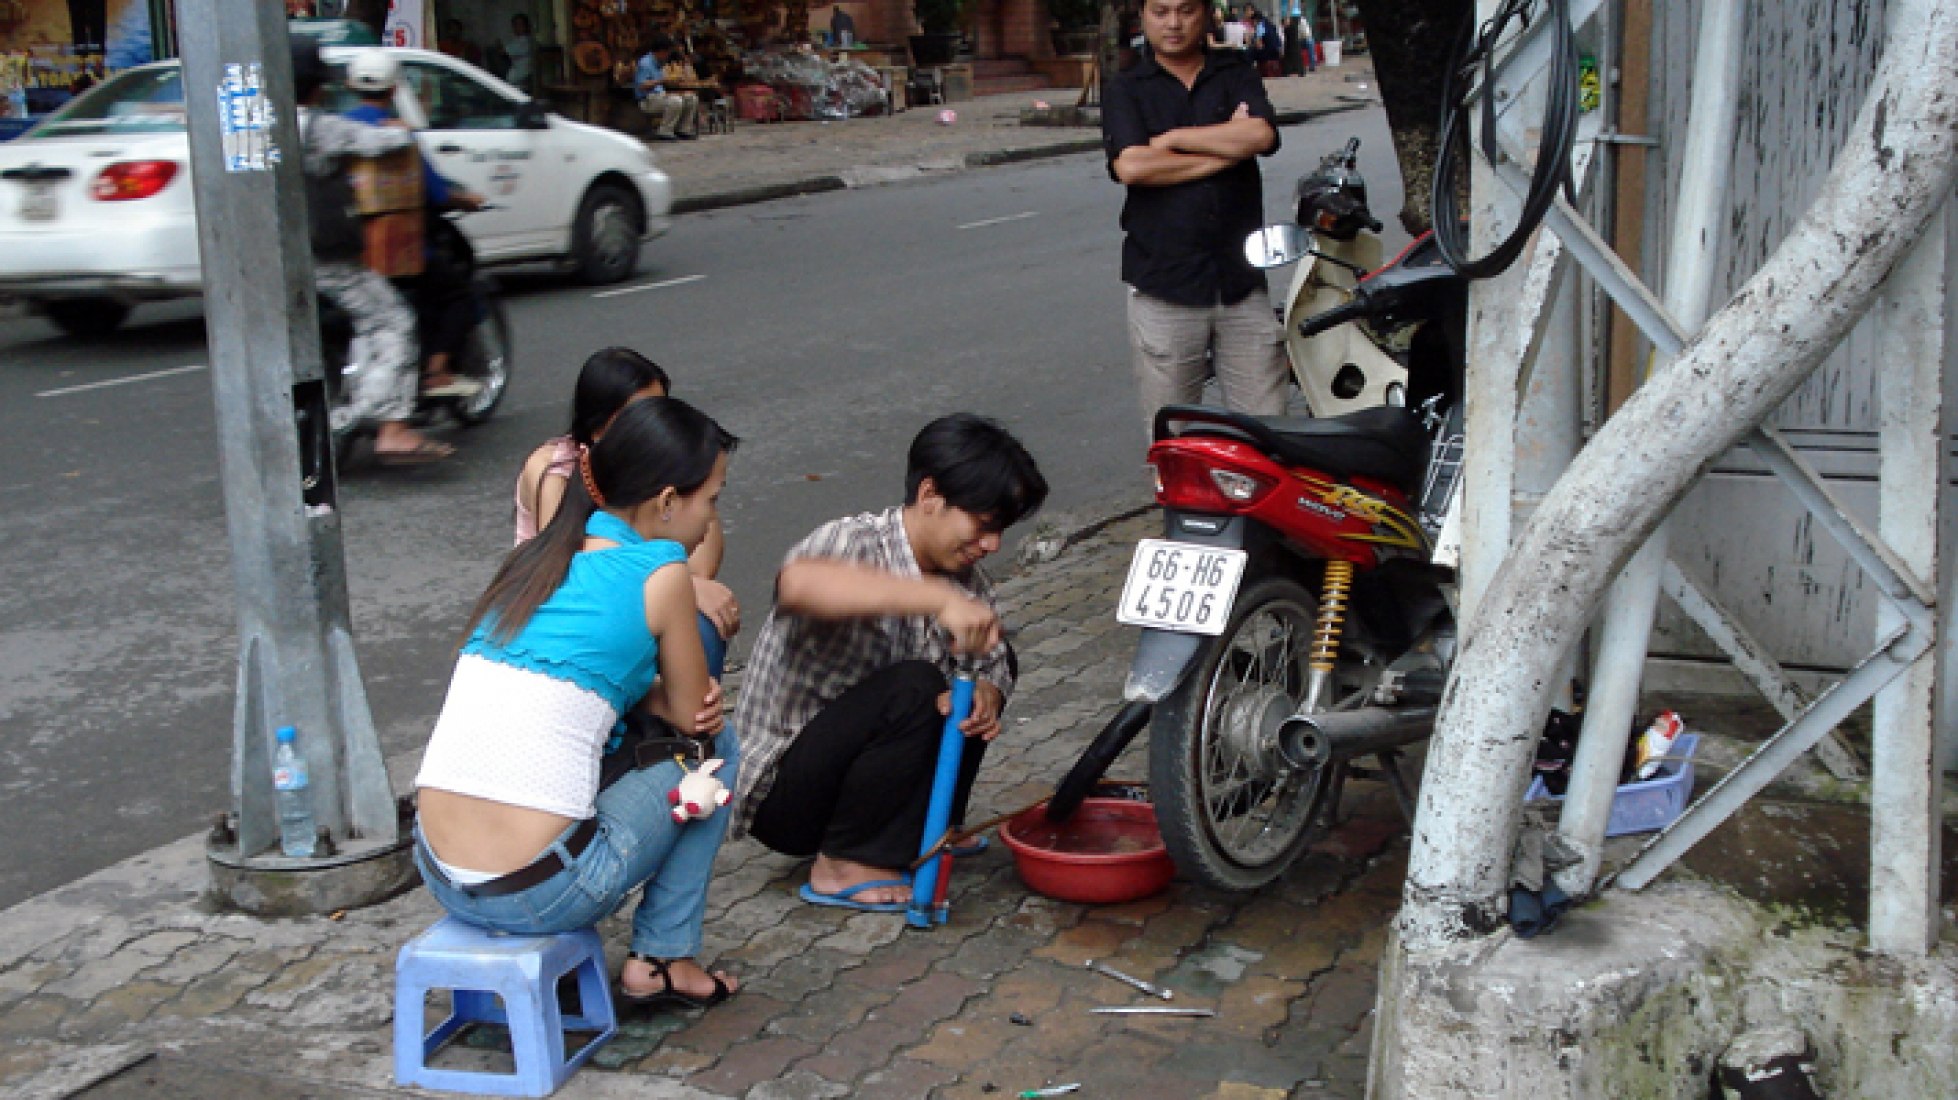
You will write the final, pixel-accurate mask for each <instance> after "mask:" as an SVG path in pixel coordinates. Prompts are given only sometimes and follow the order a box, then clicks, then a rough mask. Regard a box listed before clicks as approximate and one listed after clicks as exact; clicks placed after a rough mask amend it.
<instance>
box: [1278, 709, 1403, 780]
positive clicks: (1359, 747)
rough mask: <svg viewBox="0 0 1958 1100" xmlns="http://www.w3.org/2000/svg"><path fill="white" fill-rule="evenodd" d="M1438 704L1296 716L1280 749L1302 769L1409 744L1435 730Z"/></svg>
mask: <svg viewBox="0 0 1958 1100" xmlns="http://www.w3.org/2000/svg"><path fill="white" fill-rule="evenodd" d="M1439 709H1440V708H1438V707H1431V706H1421V707H1363V708H1361V709H1359V710H1346V711H1337V712H1334V713H1331V714H1294V715H1292V716H1291V717H1290V718H1287V719H1285V721H1284V722H1283V723H1281V724H1280V725H1279V727H1278V751H1279V753H1280V754H1281V755H1282V756H1284V758H1285V762H1286V763H1287V764H1290V765H1291V766H1292V767H1294V768H1299V769H1301V770H1305V769H1312V768H1325V767H1329V766H1331V765H1333V764H1343V763H1345V762H1346V761H1348V760H1351V759H1353V758H1354V757H1358V756H1368V755H1371V754H1373V753H1377V752H1386V751H1389V750H1391V749H1398V748H1400V747H1401V746H1403V745H1411V744H1413V743H1414V742H1416V741H1419V740H1422V739H1423V738H1425V737H1427V736H1428V735H1429V734H1431V733H1433V732H1434V725H1435V714H1436V712H1437V711H1438V710H1439Z"/></svg>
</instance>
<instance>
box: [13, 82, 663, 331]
mask: <svg viewBox="0 0 1958 1100" xmlns="http://www.w3.org/2000/svg"><path fill="white" fill-rule="evenodd" d="M368 48H373V47H368ZM355 52H356V48H349V47H328V48H326V49H324V50H322V51H321V53H322V54H323V55H324V56H325V58H326V61H327V63H328V64H329V65H333V66H341V65H344V64H345V63H346V60H347V58H348V57H350V56H352V55H353V53H355ZM392 52H393V53H394V55H395V57H396V59H397V60H399V61H400V62H401V71H402V76H403V78H404V80H405V81H406V82H407V84H408V86H409V87H410V88H411V89H412V90H413V91H414V93H415V94H416V98H418V99H419V100H420V103H421V106H422V110H423V111H425V113H426V118H427V123H428V125H427V127H426V128H424V129H423V130H422V131H421V147H422V153H423V155H425V156H427V157H428V158H429V159H430V161H431V162H432V163H433V165H434V167H435V169H436V170H437V171H438V172H440V173H441V174H442V175H444V176H446V177H448V178H449V179H451V180H454V181H456V182H457V183H460V184H462V185H464V186H466V187H468V188H469V189H470V190H472V191H476V192H478V193H479V194H481V195H483V196H484V198H486V199H487V200H488V201H489V203H491V204H492V206H493V209H489V210H485V211H482V212H480V213H476V214H472V215H470V216H469V217H467V218H464V219H462V221H461V227H462V230H463V232H465V233H466V234H468V236H469V239H470V243H471V244H472V245H473V246H474V247H475V250H476V257H477V259H478V261H480V262H482V263H485V264H507V263H522V262H530V261H536V260H549V261H555V262H558V263H561V264H564V265H566V266H568V267H571V268H573V269H575V270H576V271H577V272H578V274H579V275H580V276H582V277H583V278H584V279H586V280H587V281H589V282H594V283H609V282H617V281H619V280H621V279H625V278H627V277H629V276H631V275H632V273H633V272H634V271H635V270H636V269H637V267H638V264H639V248H640V244H641V243H642V242H643V241H648V240H651V239H652V238H654V237H657V236H659V235H660V234H662V233H664V232H666V231H667V229H668V228H669V227H670V226H671V225H672V217H671V214H672V206H673V187H672V183H671V181H669V180H668V179H667V177H666V174H665V173H664V172H661V171H660V170H659V167H658V166H657V165H656V164H655V163H654V162H653V155H652V153H651V151H650V150H648V149H647V148H646V146H645V144H644V143H643V142H641V141H639V140H638V139H636V138H632V137H628V136H627V135H625V134H621V133H618V132H617V131H614V130H607V129H604V128H602V127H598V126H587V125H585V124H583V123H579V122H573V121H571V120H569V119H566V118H563V117H561V116H558V115H555V114H551V113H550V112H549V111H548V110H547V109H546V108H545V106H544V104H543V103H542V102H540V101H537V100H532V99H529V98H528V97H526V96H525V95H524V94H523V93H522V92H520V91H518V90H517V89H515V88H513V87H511V86H510V85H508V84H505V83H504V82H502V81H501V80H498V79H497V78H495V77H493V76H491V75H489V74H488V73H486V72H484V71H482V70H481V69H478V68H476V67H475V66H474V65H471V64H469V63H467V62H465V61H459V60H457V59H455V58H453V57H449V56H447V55H446V54H439V53H432V52H430V51H427V50H409V49H397V50H393V51H392ZM330 94H331V93H330ZM189 165H190V150H189V138H188V136H187V135H186V134H185V131H184V96H183V80H182V76H181V70H180V68H179V65H178V63H177V62H175V61H163V62H157V63H155V64H151V65H143V66H140V67H138V68H134V69H130V70H128V71H126V72H122V73H119V74H117V75H116V76H115V77H114V78H112V79H110V80H108V81H106V82H105V83H103V84H101V85H100V86H98V87H96V88H94V89H91V90H90V91H88V92H87V93H85V94H84V95H82V96H80V97H78V98H77V99H75V100H73V101H72V102H70V103H68V104H67V105H65V106H64V107H62V109H61V110H59V111H57V112H56V113H54V114H53V115H50V116H49V117H48V118H47V119H46V120H45V121H43V122H42V123H41V124H40V125H38V126H36V127H35V128H34V129H32V130H29V131H28V132H27V133H25V134H23V135H21V136H20V137H18V138H15V139H14V140H13V141H10V142H5V143H0V301H4V300H7V299H15V300H20V301H24V302H26V303H27V304H28V305H29V306H30V307H32V308H33V309H34V310H35V311H36V312H39V313H41V314H43V315H45V316H46V317H47V318H48V319H49V320H51V321H53V322H54V323H55V324H56V325H58V326H60V327H61V329H62V330H64V331H66V332H68V333H71V334H74V335H84V334H89V333H99V332H105V331H107V330H109V329H112V328H114V327H115V326H116V325H118V324H121V323H122V321H123V319H124V318H126V317H127V316H128V315H129V311H130V309H131V308H132V307H133V306H134V305H135V304H136V303H138V302H144V301H159V300H163V299H167V298H183V297H190V296H195V295H197V294H200V293H201V292H202V280H203V275H202V272H201V270H200V269H199V267H198V262H197V225H196V211H195V207H194V204H193V202H192V199H191V186H190V170H189Z"/></svg>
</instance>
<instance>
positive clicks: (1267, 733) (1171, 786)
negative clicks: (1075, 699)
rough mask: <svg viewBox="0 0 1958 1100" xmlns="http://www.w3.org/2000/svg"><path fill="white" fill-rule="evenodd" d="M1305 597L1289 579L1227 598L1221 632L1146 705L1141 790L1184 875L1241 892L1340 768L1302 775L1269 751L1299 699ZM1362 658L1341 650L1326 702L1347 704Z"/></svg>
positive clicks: (1281, 852)
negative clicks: (1149, 716) (1149, 709)
mask: <svg viewBox="0 0 1958 1100" xmlns="http://www.w3.org/2000/svg"><path fill="white" fill-rule="evenodd" d="M1316 611H1317V600H1316V599H1315V598H1314V597H1313V595H1312V593H1311V592H1310V591H1308V590H1307V589H1306V588H1305V586H1303V585H1301V584H1299V583H1298V582H1297V581H1295V580H1292V579H1291V578H1290V577H1282V576H1267V577H1263V578H1259V579H1257V580H1255V581H1253V582H1251V583H1249V584H1247V585H1246V586H1245V588H1244V590H1243V591H1241V592H1240V593H1239V594H1238V598H1237V602H1236V605H1235V606H1234V607H1233V608H1232V609H1231V617H1230V620H1229V622H1228V623H1227V624H1226V625H1225V628H1224V632H1223V633H1222V634H1221V635H1219V636H1217V637H1215V638H1212V639H1209V640H1208V641H1206V642H1205V643H1204V646H1203V648H1202V649H1201V650H1200V651H1199V652H1198V656H1197V664H1196V667H1195V668H1193V669H1191V670H1190V672H1189V674H1188V675H1187V676H1185V677H1184V678H1183V682H1182V683H1180V684H1178V685H1177V687H1176V690H1175V691H1173V692H1171V693H1170V694H1169V696H1168V697H1167V698H1165V699H1164V700H1163V701H1162V703H1161V704H1159V705H1158V706H1157V708H1156V713H1155V719H1154V721H1153V723H1152V724H1151V726H1150V735H1149V742H1150V743H1149V789H1150V794H1151V797H1152V799H1153V801H1154V802H1155V805H1156V818H1157V823H1158V825H1159V826H1160V828H1161V830H1162V834H1163V843H1164V845H1165V846H1166V847H1167V848H1168V849H1169V854H1170V858H1171V859H1172V860H1173V861H1174V862H1175V863H1176V866H1177V869H1178V870H1180V871H1181V872H1182V873H1183V875H1184V876H1185V877H1186V878H1189V879H1192V880H1194V881H1197V882H1200V883H1202V884H1204V885H1206V886H1211V887H1215V888H1217V889H1220V890H1253V889H1256V888H1258V887H1260V886H1263V885H1265V884H1266V883H1268V882H1270V881H1271V880H1273V879H1275V878H1277V877H1278V876H1279V875H1280V874H1283V873H1284V871H1285V869H1286V868H1287V867H1289V866H1291V864H1292V862H1293V861H1294V860H1295V859H1297V858H1298V856H1299V853H1300V852H1302V851H1303V850H1304V849H1305V846H1306V845H1307V844H1308V843H1310V842H1311V840H1312V838H1313V836H1314V835H1315V833H1316V832H1317V830H1318V828H1319V826H1320V824H1321V822H1322V821H1323V820H1324V819H1325V817H1326V816H1327V809H1328V807H1327V805H1326V804H1327V802H1328V801H1329V800H1330V799H1331V798H1332V797H1333V794H1334V792H1335V791H1337V789H1338V787H1339V782H1338V780H1339V774H1338V773H1339V771H1340V769H1341V768H1342V767H1343V765H1334V766H1332V767H1329V768H1320V769H1314V770H1312V771H1309V772H1305V771H1298V770H1296V769H1290V768H1287V767H1285V766H1284V765H1283V763H1282V761H1281V760H1280V759H1279V757H1278V753H1277V746H1276V735H1277V728H1278V723H1279V722H1280V721H1282V720H1283V719H1284V718H1286V717H1289V716H1290V715H1291V714H1293V713H1294V712H1296V711H1297V710H1298V708H1299V705H1300V704H1301V703H1302V702H1303V701H1304V698H1305V687H1306V683H1307V677H1308V671H1307V659H1308V656H1309V654H1310V651H1311V643H1312V629H1313V625H1314V619H1315V615H1316ZM1369 682H1370V677H1369V675H1368V666H1367V665H1366V663H1365V661H1364V660H1363V659H1362V658H1361V657H1360V656H1358V653H1357V649H1356V648H1352V647H1342V649H1341V656H1340V659H1339V661H1338V663H1337V664H1336V666H1335V670H1334V678H1333V693H1332V695H1331V697H1330V699H1329V701H1328V702H1329V705H1328V706H1326V707H1324V708H1322V709H1326V710H1344V709H1348V708H1350V707H1354V706H1358V705H1359V704H1360V703H1361V702H1362V701H1364V699H1365V697H1366V694H1367V691H1368V690H1369Z"/></svg>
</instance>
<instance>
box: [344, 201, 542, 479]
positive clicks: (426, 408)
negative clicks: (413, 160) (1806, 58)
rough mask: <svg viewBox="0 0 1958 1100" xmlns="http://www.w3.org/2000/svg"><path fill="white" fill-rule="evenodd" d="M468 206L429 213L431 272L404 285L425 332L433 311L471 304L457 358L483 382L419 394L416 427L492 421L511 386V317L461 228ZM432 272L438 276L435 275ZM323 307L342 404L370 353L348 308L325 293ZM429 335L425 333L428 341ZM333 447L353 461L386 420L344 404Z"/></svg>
mask: <svg viewBox="0 0 1958 1100" xmlns="http://www.w3.org/2000/svg"><path fill="white" fill-rule="evenodd" d="M464 213H466V211H461V210H455V211H449V212H445V213H444V214H442V215H441V216H431V217H430V218H429V219H428V230H427V231H428V246H429V261H428V274H425V275H424V276H423V281H422V282H421V283H420V284H419V285H417V286H415V287H412V288H410V289H407V290H405V291H404V294H405V295H406V297H407V298H408V300H409V304H410V305H411V306H414V307H415V308H416V312H417V314H418V316H419V317H420V318H421V321H422V328H423V332H424V334H426V332H427V326H428V323H429V320H430V318H432V317H435V316H438V315H440V314H442V313H444V312H445V311H448V310H462V311H466V313H467V314H468V316H469V318H470V319H469V321H468V322H467V323H468V330H467V334H466V335H465V337H464V339H463V341H462V346H461V347H460V349H459V350H458V351H457V352H456V354H455V355H454V357H453V359H452V361H451V362H450V364H449V369H450V371H451V372H452V373H453V374H455V375H456V376H457V377H458V378H467V379H470V380H472V381H474V382H476V383H478V384H479V385H480V386H481V389H479V390H478V391H477V392H475V393H474V394H471V395H468V396H456V395H449V396H430V395H427V394H421V395H417V396H416V398H415V408H414V412H413V414H412V415H411V416H410V418H409V419H410V422H411V423H413V424H414V425H415V426H416V427H423V426H426V425H428V424H431V423H434V422H435V421H436V420H437V419H439V418H441V417H444V416H447V417H452V418H454V419H455V420H456V421H457V422H458V423H460V424H462V425H463V426H464V427H475V426H476V425H479V424H482V423H485V422H486V421H488V420H489V418H490V417H491V416H493V415H495V413H496V409H497V406H498V405H500V404H502V403H503V395H504V394H505V393H506V392H508V390H509V388H510V369H511V356H510V322H509V318H508V317H507V316H506V315H505V313H504V310H503V304H502V303H501V302H500V301H498V300H497V296H496V279H495V277H494V276H492V275H490V274H488V273H487V272H484V271H482V270H480V269H479V268H478V267H477V264H476V252H475V249H474V248H473V247H471V245H470V244H469V238H468V237H466V236H464V235H463V233H462V231H461V230H460V229H458V228H456V225H455V220H454V219H455V218H457V217H460V216H462V215H463V214H464ZM431 276H432V277H431ZM319 310H320V356H321V361H322V364H323V366H324V368H325V371H324V373H325V376H326V392H327V397H328V401H329V403H330V404H331V405H332V406H333V407H334V408H335V409H342V410H343V409H344V407H345V405H346V403H347V400H348V395H349V391H350V390H351V387H352V384H353V376H354V375H356V374H357V373H359V372H360V370H361V369H362V363H363V353H362V349H361V347H360V344H359V341H358V340H357V339H356V338H355V337H354V334H353V326H352V324H351V322H350V321H349V319H348V318H347V316H346V314H345V313H343V312H342V311H341V310H339V309H338V308H337V307H335V306H334V305H333V304H332V303H331V302H330V301H328V300H327V299H326V298H324V297H322V298H321V299H320V303H319ZM424 342H425V341H424ZM332 422H333V425H334V428H333V450H334V455H335V456H336V457H337V458H338V460H339V461H340V462H341V463H342V464H345V463H346V462H348V461H349V457H350V455H351V453H352V452H353V451H354V449H355V446H356V444H358V443H359V442H360V441H362V440H371V439H372V438H373V435H374V432H375V429H376V428H377V427H378V425H376V424H374V423H372V422H365V421H349V420H347V419H346V416H345V414H344V412H342V413H341V414H340V415H336V416H334V417H333V418H332Z"/></svg>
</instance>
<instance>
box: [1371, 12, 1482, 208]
mask: <svg viewBox="0 0 1958 1100" xmlns="http://www.w3.org/2000/svg"><path fill="white" fill-rule="evenodd" d="M1356 3H1357V4H1358V6H1359V9H1360V17H1361V18H1362V19H1364V20H1365V21H1366V32H1367V48H1368V49H1369V50H1371V51H1372V53H1373V75H1374V78H1375V79H1376V80H1378V81H1379V82H1380V99H1381V102H1382V103H1383V104H1385V106H1386V108H1387V129H1388V131H1389V132H1390V133H1392V134H1393V136H1394V155H1395V157H1396V158H1398V159H1399V161H1400V167H1401V185H1402V193H1403V194H1404V195H1405V196H1406V198H1405V200H1404V201H1403V202H1402V204H1401V215H1400V217H1401V226H1402V228H1404V229H1406V230H1407V231H1408V232H1409V233H1412V234H1415V235H1417V236H1418V235H1420V234H1421V233H1423V232H1425V231H1426V230H1427V229H1428V228H1429V225H1428V197H1429V192H1430V191H1431V190H1432V189H1433V187H1434V163H1435V149H1436V147H1437V146H1438V145H1439V143H1440V130H1441V111H1442V102H1441V84H1442V73H1443V71H1444V69H1445V66H1446V65H1447V64H1448V61H1449V59H1450V58H1452V57H1453V55H1454V50H1455V40H1456V38H1457V37H1458V36H1459V35H1460V34H1461V30H1462V25H1463V23H1464V21H1466V20H1467V19H1468V18H1469V17H1470V16H1471V15H1473V14H1474V12H1475V2H1474V0H1356ZM1466 205H1467V204H1466V202H1464V204H1463V206H1464V208H1466Z"/></svg>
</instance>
